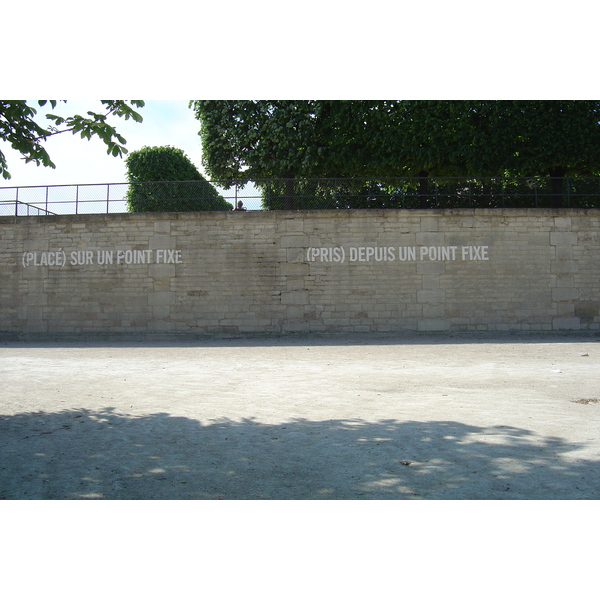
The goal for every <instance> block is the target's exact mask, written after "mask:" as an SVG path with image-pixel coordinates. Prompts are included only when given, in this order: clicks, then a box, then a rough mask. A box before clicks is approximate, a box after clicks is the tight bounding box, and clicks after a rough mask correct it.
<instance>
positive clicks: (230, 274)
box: [0, 209, 600, 335]
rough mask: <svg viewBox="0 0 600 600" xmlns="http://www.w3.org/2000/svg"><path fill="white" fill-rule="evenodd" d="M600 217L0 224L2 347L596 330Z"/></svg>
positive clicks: (433, 214) (473, 214)
mask: <svg viewBox="0 0 600 600" xmlns="http://www.w3.org/2000/svg"><path fill="white" fill-rule="evenodd" d="M599 229H600V211H598V210H567V209H561V210H528V209H522V210H516V209H511V210H508V209H506V210H500V209H498V210H440V211H404V210H369V211H360V210H349V211H299V212H296V211H294V212H288V211H274V212H258V211H257V212H245V213H238V212H230V213H224V212H214V213H158V214H157V213H154V214H119V215H114V214H111V215H79V216H76V215H65V216H48V217H20V218H15V217H2V218H0V268H1V277H2V283H1V289H0V335H2V334H5V335H6V334H11V335H14V334H78V333H192V334H252V333H266V334H279V333H291V332H396V331H397V332H401V331H421V332H427V331H510V330H516V331H552V330H598V329H600V277H599V272H600V270H599V267H600V234H599V233H598V232H599Z"/></svg>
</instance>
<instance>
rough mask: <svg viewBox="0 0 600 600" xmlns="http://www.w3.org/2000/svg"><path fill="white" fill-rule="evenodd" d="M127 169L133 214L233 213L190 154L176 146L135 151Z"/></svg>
mask: <svg viewBox="0 0 600 600" xmlns="http://www.w3.org/2000/svg"><path fill="white" fill-rule="evenodd" d="M125 164H126V166H127V180H128V182H129V184H130V185H129V189H128V190H127V200H128V209H129V211H130V212H176V211H197V210H231V209H232V208H233V206H232V205H231V204H229V203H228V202H226V201H225V200H224V199H223V197H222V196H221V195H220V194H219V192H218V191H217V190H216V188H215V187H214V186H213V185H211V184H210V183H209V182H208V181H206V179H205V178H204V177H203V176H202V175H201V173H200V172H199V171H198V169H197V168H196V167H195V166H194V164H193V163H192V161H191V160H190V159H189V158H188V157H187V155H186V154H185V153H184V152H183V150H180V149H179V148H173V147H172V146H152V147H149V146H145V147H144V148H142V149H140V150H135V151H134V152H131V153H130V154H129V156H127V158H126V159H125Z"/></svg>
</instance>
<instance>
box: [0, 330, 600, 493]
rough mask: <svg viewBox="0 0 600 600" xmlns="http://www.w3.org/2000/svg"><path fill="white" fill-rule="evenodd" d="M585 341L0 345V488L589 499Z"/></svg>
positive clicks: (593, 439) (597, 366)
mask: <svg viewBox="0 0 600 600" xmlns="http://www.w3.org/2000/svg"><path fill="white" fill-rule="evenodd" d="M599 342H600V338H599V337H590V336H587V337H577V336H570V337H565V336H549V337H539V336H519V337H515V336H507V337H497V338H492V337H489V336H482V337H478V336H463V337H461V336H444V337H411V338H394V337H391V336H386V337H377V336H356V337H346V336H344V337H323V338H282V339H273V340H223V341H213V342H183V343H124V342H119V343H108V344H105V345H99V344H94V343H89V342H87V343H63V344H58V343H47V344H41V343H17V342H0V386H1V397H0V498H4V499H28V498H31V499H33V498H37V499H45V498H48V499H50V498H63V499H69V498H73V499H83V498H108V499H187V498H189V499H262V498H264V499H550V498H553V499H559V498H560V499H571V498H572V499H576V498H582V499H583V498H586V499H598V498H600V402H599V399H600V345H599Z"/></svg>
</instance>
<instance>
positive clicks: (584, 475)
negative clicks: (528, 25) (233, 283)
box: [0, 408, 600, 500]
mask: <svg viewBox="0 0 600 600" xmlns="http://www.w3.org/2000/svg"><path fill="white" fill-rule="evenodd" d="M582 450H585V448H584V447H583V445H582V444H573V443H568V442H567V441H566V440H564V439H561V438H556V437H542V436H539V435H537V434H536V433H535V432H533V431H530V430H526V429H519V428H515V427H506V426H493V427H485V428H484V427H475V426H472V425H466V424H463V423H458V422H454V421H431V422H416V421H396V420H384V421H377V422H368V421H363V420H327V421H309V420H303V419H294V420H290V421H288V422H284V423H279V424H265V423H261V422H258V421H255V420H252V419H245V420H242V421H233V420H226V419H223V420H220V421H214V422H209V423H206V424H203V423H201V422H199V421H196V420H193V419H189V418H186V417H180V416H171V415H169V414H167V413H158V414H151V415H144V416H136V415H129V414H123V413H119V412H117V411H115V410H114V409H112V408H105V409H101V410H99V411H91V410H84V409H82V410H74V411H64V412H56V413H46V412H36V413H21V414H16V415H12V416H6V415H3V416H0V498H2V499H94V498H105V499H296V500H302V499H566V498H573V499H595V498H600V461H599V460H590V459H589V458H588V459H586V458H581V456H582V455H581V454H577V452H578V451H582ZM572 453H575V454H572Z"/></svg>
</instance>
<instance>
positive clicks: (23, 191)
mask: <svg viewBox="0 0 600 600" xmlns="http://www.w3.org/2000/svg"><path fill="white" fill-rule="evenodd" d="M559 180H560V182H561V183H560V184H559V185H552V184H553V182H554V184H556V183H557V181H559ZM284 182H287V183H288V184H289V182H294V187H295V189H294V190H293V192H292V194H293V199H294V202H295V204H293V208H302V209H306V208H315V209H319V208H336V209H347V208H424V207H425V208H437V207H442V208H443V207H446V206H447V207H451V208H453V207H456V208H460V207H465V208H468V207H475V208H489V207H492V208H493V207H506V208H508V207H518V206H524V205H525V204H526V203H527V202H529V204H531V207H538V206H540V205H541V206H543V205H544V203H546V204H548V202H550V201H551V200H549V199H553V198H557V197H558V196H560V201H561V202H563V203H566V206H567V207H570V206H571V205H572V204H573V203H574V206H578V205H579V206H581V205H583V206H584V207H590V206H591V207H594V208H600V176H590V177H583V176H581V177H558V178H553V177H549V176H541V175H532V176H527V177H526V176H495V175H484V176H459V175H452V176H450V175H449V176H427V177H419V176H389V177H315V178H288V179H284V178H280V179H275V178H273V179H245V178H243V179H228V180H223V179H221V180H217V179H215V180H210V181H209V180H206V179H203V180H186V181H147V182H113V183H79V184H48V185H42V186H40V185H30V186H2V187H0V206H6V205H11V206H14V207H15V210H14V211H13V214H15V215H16V216H20V214H19V213H20V211H19V210H18V207H19V206H27V207H29V209H31V211H38V212H37V214H59V213H56V212H54V211H53V210H50V208H51V207H53V208H55V209H56V207H59V208H61V207H62V206H64V205H72V206H74V211H75V212H74V214H80V212H79V211H80V210H83V211H88V214H104V213H109V212H111V209H115V208H117V209H118V210H112V212H125V211H127V202H128V197H127V190H129V189H131V188H133V189H135V188H136V187H138V188H140V189H143V188H144V186H149V187H150V188H151V187H152V186H157V189H156V190H151V189H150V192H148V193H150V195H151V196H152V197H153V198H155V199H156V198H162V200H165V199H167V198H171V199H175V198H176V199H178V200H186V201H187V200H190V201H198V199H199V198H200V195H198V193H197V192H198V190H199V189H200V188H201V187H202V186H206V185H207V184H210V186H213V187H214V188H216V189H217V191H218V194H220V195H221V197H222V198H223V199H225V200H226V201H228V202H230V203H232V204H237V201H238V200H240V199H241V200H246V201H249V202H250V204H254V205H258V209H261V210H264V209H267V210H276V209H281V208H287V209H289V208H290V204H289V203H288V200H289V194H290V191H289V190H290V189H291V186H289V185H285V186H284V185H283V184H284ZM394 182H397V183H398V187H397V188H394V189H392V187H393V186H394ZM424 182H426V183H427V185H423V184H424ZM583 182H585V183H583ZM348 183H353V184H354V185H351V186H348V185H347V184H348ZM172 184H178V186H179V189H177V188H175V189H176V193H175V195H171V193H172V192H169V194H165V195H164V196H161V193H162V192H161V191H160V190H161V188H162V186H163V185H172ZM311 184H314V187H311ZM463 184H464V185H463ZM488 184H489V186H491V187H489V189H486V188H485V186H486V185H488ZM182 185H183V186H185V185H191V186H193V185H197V186H200V187H199V188H198V189H195V188H192V187H190V189H189V190H185V189H184V190H182V189H181V186H182ZM159 186H160V187H159ZM173 187H174V185H173ZM58 188H60V189H61V190H73V191H74V197H73V198H70V199H69V198H68V196H69V195H70V194H71V191H68V192H64V195H63V196H60V197H57V192H56V190H57V189H58ZM90 188H96V190H97V191H96V190H94V192H93V195H94V198H92V199H90V195H91V194H90V192H88V191H87V190H89V189H90ZM13 190H14V195H13V194H12V191H13ZM32 190H40V193H39V194H37V197H39V198H40V199H39V200H36V199H31V195H32V194H33V192H32ZM557 190H558V192H557ZM561 190H562V191H561ZM6 192H11V196H12V197H11V198H8V197H4V198H3V194H4V195H6ZM111 194H112V195H114V196H118V197H112V198H111ZM286 195H287V196H286ZM34 196H35V194H34ZM42 196H43V199H41V198H42ZM65 197H66V198H68V199H65ZM206 198H208V196H207V197H206ZM361 198H362V199H363V200H364V201H361ZM373 198H374V199H375V201H372V200H373ZM424 199H425V200H424ZM201 201H204V199H203V200H201ZM361 202H362V203H361ZM378 202H379V203H380V205H378V204H377V203H378ZM424 202H425V203H426V204H424ZM93 204H99V205H101V208H100V210H95V211H94V212H93V213H90V212H89V209H90V205H93ZM529 204H526V205H527V206H529ZM197 206H198V205H196V207H194V204H193V203H192V202H190V208H189V209H188V208H185V209H181V208H180V209H174V210H190V211H194V210H200V208H198V207H197ZM29 209H28V212H27V214H30V212H29ZM119 209H121V210H119ZM221 209H222V208H221ZM249 209H250V210H255V209H257V208H256V207H252V206H251V207H250V208H249ZM138 210H140V209H139V208H138ZM146 210H153V209H152V208H150V209H146ZM155 210H156V209H155ZM158 210H160V209H158ZM204 210H211V209H210V208H206V207H205V208H204ZM212 210H214V209H212ZM0 214H1V213H0ZM21 214H22V211H21ZM60 214H73V213H64V212H63V213H60Z"/></svg>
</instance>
